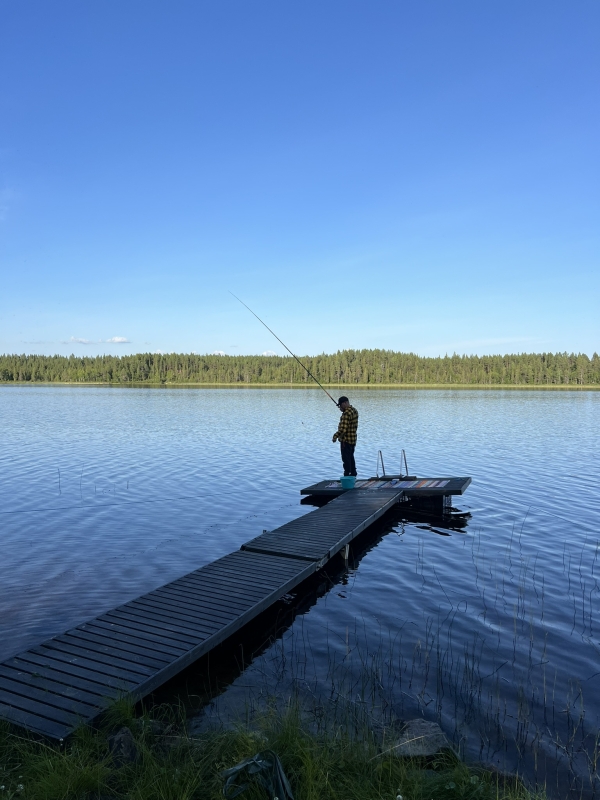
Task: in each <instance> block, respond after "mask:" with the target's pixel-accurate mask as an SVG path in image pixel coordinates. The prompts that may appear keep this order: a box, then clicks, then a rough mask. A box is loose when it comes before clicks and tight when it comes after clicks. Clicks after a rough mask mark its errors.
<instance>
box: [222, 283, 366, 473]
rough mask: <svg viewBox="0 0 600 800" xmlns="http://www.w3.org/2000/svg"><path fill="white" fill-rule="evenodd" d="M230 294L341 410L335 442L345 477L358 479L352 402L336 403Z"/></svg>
mask: <svg viewBox="0 0 600 800" xmlns="http://www.w3.org/2000/svg"><path fill="white" fill-rule="evenodd" d="M229 294H230V295H232V297H235V299H236V300H237V301H238V302H240V303H241V304H242V305H243V306H244V308H247V309H248V311H249V312H250V313H251V314H252V316H253V317H256V319H257V320H258V321H259V322H260V324H261V325H264V326H265V328H266V329H267V330H268V331H269V333H271V334H272V335H273V336H274V337H275V338H276V339H277V341H278V342H279V343H280V344H282V345H283V346H284V347H285V349H286V350H287V351H288V353H289V354H290V355H291V356H292V357H293V358H295V359H296V361H297V362H298V364H300V366H301V367H302V369H303V370H305V372H306V373H307V374H308V375H310V377H311V378H312V379H313V381H314V382H315V383H316V384H317V385H318V386H320V387H321V389H323V391H324V392H325V394H326V395H327V397H328V398H329V399H330V400H331V402H332V403H333V404H334V405H335V406H337V407H338V408H339V409H340V410H341V412H342V416H341V418H340V423H339V425H338V429H337V431H336V432H335V433H334V434H333V441H334V442H337V441H339V443H340V450H341V453H342V464H343V465H344V475H345V476H346V475H353V476H355V477H356V462H355V461H354V448H355V447H356V432H357V430H358V411H357V410H356V409H355V408H354V407H353V406H351V405H350V401H349V400H348V398H347V397H344V396H343V397H340V399H339V400H338V401H337V403H336V402H335V400H334V399H333V397H332V396H331V395H330V394H329V392H328V391H327V389H326V388H325V387H324V386H322V385H321V383H320V382H319V381H318V380H317V379H316V378H315V376H314V375H313V374H312V372H311V371H310V370H309V368H308V367H306V366H305V365H304V364H303V363H302V362H301V361H300V359H299V358H298V356H297V355H295V354H294V353H292V351H291V350H290V348H289V347H288V346H287V344H286V343H285V342H283V341H281V339H280V338H279V336H277V334H276V333H275V331H273V330H271V328H269V326H268V325H267V323H266V322H264V321H263V320H262V319H261V318H260V317H259V316H258V314H255V313H254V311H252V309H251V308H250V306H247V305H246V303H244V301H243V300H240V298H239V297H238V296H237V295H236V294H233V292H229Z"/></svg>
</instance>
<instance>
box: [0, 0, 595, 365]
mask: <svg viewBox="0 0 600 800" xmlns="http://www.w3.org/2000/svg"><path fill="white" fill-rule="evenodd" d="M0 69H1V75H2V80H1V81H0V272H1V275H0V352H18V353H21V352H29V353H46V354H50V353H63V354H69V353H71V352H73V353H76V354H87V355H94V354H97V353H104V352H106V353H118V354H125V353H130V352H140V351H158V350H160V351H163V352H170V351H178V352H189V351H195V352H199V353H206V352H213V351H216V350H222V351H224V352H226V353H229V354H237V353H261V352H264V351H267V350H272V351H274V352H277V353H282V352H284V351H283V348H281V346H280V345H279V344H278V342H277V341H275V340H274V339H272V337H270V335H269V334H268V332H267V331H266V330H264V329H263V328H262V327H261V326H260V325H259V323H258V322H257V321H256V320H255V319H254V318H253V317H252V316H251V315H250V314H249V313H248V312H247V311H246V310H245V309H244V308H243V307H242V306H241V305H239V303H237V301H236V300H234V298H233V297H232V296H231V295H230V294H229V291H230V290H231V291H233V292H235V293H236V294H237V295H239V296H240V297H241V298H242V299H243V300H244V301H245V302H246V303H248V305H250V306H251V307H252V308H253V310H254V311H256V313H257V314H259V315H260V316H262V317H263V318H264V319H265V321H266V322H267V323H268V324H269V325H270V326H271V327H273V328H274V330H275V331H276V332H277V333H278V335H279V336H280V337H281V338H282V339H283V340H284V341H285V342H286V343H287V344H288V345H289V346H290V347H291V348H292V349H293V350H295V351H296V352H297V353H298V354H314V353H320V352H334V351H336V350H338V349H343V348H362V347H367V348H371V347H382V348H388V349H393V350H401V351H413V352H416V353H419V354H422V355H443V354H444V353H446V352H448V353H452V352H454V351H456V352H458V353H479V354H484V353H507V352H539V351H563V350H568V351H577V352H579V351H581V352H586V353H588V354H590V355H591V354H592V353H593V352H594V350H600V345H599V338H600V337H599V334H600V322H599V320H600V314H599V313H598V305H599V298H600V268H599V266H600V225H599V222H600V165H599V162H600V158H599V152H600V147H599V143H600V102H599V86H600V4H599V3H598V2H597V0H587V1H586V0H583V1H581V0H574V1H572V0H569V2H566V0H565V2H552V1H551V0H544V1H543V2H537V0H527V2H522V0H518V2H510V0H508V1H507V0H502V2H500V1H499V0H486V2H481V0H472V1H471V2H463V0H453V2H448V0H440V1H439V2H431V1H430V0H411V1H410V2H402V1H401V0H396V1H395V2H386V1H385V0H382V1H381V2H375V3H369V2H366V1H365V2H352V0H344V2H328V0H319V2H311V1H308V0H303V2H301V3H300V2H281V0H279V1H278V2H275V0H273V2H261V0H253V1H252V2H247V0H243V1H242V0H240V1H239V2H237V1H235V0H222V1H221V2H216V0H213V1H212V2H202V0H194V2H179V1H178V0H170V1H169V2H168V3H167V2H160V3H159V2H153V1H152V0H143V2H141V1H140V2H138V1H137V0H125V2H123V1H122V0H102V2H100V0H90V1H89V2H81V0H74V1H73V2H70V1H67V0H56V2H52V3H49V2H47V0H42V1H40V2H32V1H30V0H0Z"/></svg>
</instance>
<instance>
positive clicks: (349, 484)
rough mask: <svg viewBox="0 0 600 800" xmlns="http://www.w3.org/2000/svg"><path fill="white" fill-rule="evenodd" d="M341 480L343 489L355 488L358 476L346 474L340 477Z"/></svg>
mask: <svg viewBox="0 0 600 800" xmlns="http://www.w3.org/2000/svg"><path fill="white" fill-rule="evenodd" d="M340 482H341V484H342V489H354V484H355V483H356V478H355V477H354V475H344V477H343V478H340Z"/></svg>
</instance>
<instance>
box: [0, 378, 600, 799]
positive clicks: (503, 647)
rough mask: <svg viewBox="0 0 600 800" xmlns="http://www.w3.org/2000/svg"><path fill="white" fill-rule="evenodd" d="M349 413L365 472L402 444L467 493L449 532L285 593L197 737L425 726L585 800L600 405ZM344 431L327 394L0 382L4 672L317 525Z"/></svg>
mask: <svg viewBox="0 0 600 800" xmlns="http://www.w3.org/2000/svg"><path fill="white" fill-rule="evenodd" d="M350 399H351V401H352V402H353V404H354V405H355V406H356V407H357V408H358V409H359V412H360V427H359V444H358V447H357V453H356V458H357V464H358V470H359V476H362V477H368V476H370V475H372V474H374V473H375V469H376V460H377V451H378V450H380V449H381V450H382V451H383V454H384V458H385V464H386V468H387V471H388V472H395V471H398V468H399V464H400V453H401V449H402V448H404V449H405V450H406V453H407V458H408V466H409V469H410V471H411V473H413V474H417V475H419V476H427V475H432V476H436V475H449V474H453V475H470V476H472V478H473V483H472V485H471V487H470V488H469V490H468V491H467V493H466V494H465V495H464V497H462V498H456V499H455V513H454V521H450V522H448V521H446V522H445V523H443V522H442V521H440V520H432V519H419V518H414V517H413V518H412V519H408V518H406V517H404V518H403V517H402V516H400V515H398V516H397V517H396V518H395V519H393V520H392V521H391V522H390V521H388V524H387V527H385V526H383V527H381V526H380V527H381V529H378V530H377V531H376V532H375V534H373V535H371V538H370V539H368V540H367V541H366V542H363V544H362V545H361V546H360V547H358V546H357V548H356V551H355V552H354V554H353V560H352V561H351V565H350V568H349V569H348V570H347V571H345V572H342V571H338V573H335V572H332V573H331V574H330V576H329V578H326V580H325V581H324V582H322V585H320V586H315V587H313V589H311V593H309V594H307V596H306V597H299V596H297V597H295V598H294V597H291V598H287V601H288V603H289V605H290V608H291V611H290V614H289V619H288V621H287V622H286V623H285V624H282V625H281V627H280V629H279V631H278V632H277V635H275V636H274V637H273V638H272V639H271V640H267V641H265V639H266V638H267V633H268V632H267V631H265V632H264V636H263V641H261V642H258V644H261V645H262V646H261V647H260V648H259V649H258V650H257V652H256V653H255V656H254V658H249V659H248V662H249V663H248V664H247V666H246V667H245V669H240V670H237V671H236V670H235V669H233V668H232V670H231V675H230V677H229V678H228V679H227V681H225V683H228V685H227V686H225V687H224V689H223V691H222V693H221V694H220V695H219V696H218V697H216V698H213V700H212V701H211V703H210V704H209V705H208V707H205V708H204V710H203V711H202V714H201V717H199V720H200V719H201V718H203V719H206V718H211V717H215V716H216V717H230V716H231V715H235V714H236V713H238V714H241V713H249V711H250V712H251V710H252V709H253V708H255V707H258V706H259V705H260V702H261V698H263V699H264V697H266V696H268V695H269V694H277V696H279V697H284V696H287V695H289V694H290V693H292V692H293V693H295V694H296V695H298V696H300V697H301V699H302V702H303V703H305V704H306V707H307V708H309V707H312V708H313V711H314V713H315V715H318V714H320V713H324V714H327V713H333V714H335V713H340V709H341V708H342V706H343V707H344V708H345V709H346V710H347V709H352V708H355V709H359V710H360V713H361V714H366V715H371V716H372V717H373V719H384V718H385V717H386V715H390V714H395V715H397V716H398V717H400V718H409V717H412V716H417V715H423V716H425V717H426V718H428V719H432V720H437V721H439V722H440V724H441V725H442V727H443V728H444V730H445V731H446V732H447V734H448V735H449V736H450V737H452V738H453V741H454V743H455V744H456V746H458V747H460V748H461V750H462V751H463V752H464V754H465V755H466V756H467V757H468V758H474V759H476V758H479V759H482V760H484V761H489V762H492V763H496V764H498V765H500V766H501V767H503V768H505V769H506V768H507V769H519V770H520V771H521V772H522V773H523V774H525V775H526V776H527V777H528V778H529V779H530V780H531V781H534V780H537V781H538V782H539V783H543V782H544V781H547V783H548V785H549V788H550V790H551V792H554V793H555V794H557V795H559V796H560V795H561V793H562V796H564V791H565V787H566V786H567V785H568V784H569V782H570V781H571V782H572V783H573V784H575V783H577V781H579V783H580V785H581V786H583V787H584V789H585V790H586V792H587V793H588V794H589V793H591V792H592V789H591V788H590V787H591V785H592V783H593V781H590V775H592V774H593V773H594V771H595V764H594V763H591V762H590V761H589V759H592V760H593V758H594V753H595V751H596V745H595V740H596V737H597V734H598V726H599V716H600V613H599V612H598V610H597V606H598V599H599V598H598V594H599V589H600V587H599V584H598V580H599V578H600V563H599V562H600V559H599V558H598V548H599V542H600V503H599V492H598V490H599V484H600V466H599V460H598V442H599V440H600V438H599V437H600V393H593V392H536V391H526V392H521V391H464V390H462V391H412V390H404V391H396V390H356V391H354V392H352V393H351V396H350ZM337 419H338V412H337V410H336V409H335V408H334V407H333V405H332V404H331V402H330V401H329V400H327V398H325V397H324V395H323V394H322V393H321V392H320V391H319V390H316V391H313V390H279V389H192V388H185V389H184V388H182V389H147V388H144V389H141V388H140V389H135V388H130V389H120V388H100V387H98V388H92V387H64V386H56V387H54V386H43V387H29V386H26V387H21V386H16V387H13V386H10V387H9V386H3V387H0V526H1V529H2V536H1V540H0V547H1V558H0V612H1V616H0V624H1V627H2V636H1V638H0V660H4V659H6V658H8V657H9V656H11V655H14V654H15V653H17V652H19V651H20V650H23V649H25V648H27V647H30V646H33V645H35V644H37V643H39V642H41V641H42V640H43V639H45V638H48V637H50V636H53V635H55V634H59V633H62V632H63V631H64V630H66V629H67V628H69V627H72V626H75V625H78V624H80V623H82V622H84V621H85V620H87V619H89V618H91V617H94V616H96V615H98V614H100V613H102V612H104V611H106V610H108V609H109V608H112V607H114V606H116V605H118V604H120V603H123V602H126V601H127V600H130V599H132V598H134V597H136V596H138V595H140V594H142V593H144V592H147V591H149V590H151V589H154V588H156V587H157V586H159V585H162V584H164V583H166V582H167V581H170V580H173V579H175V578H177V577H179V576H180V575H182V574H184V573H186V572H189V571H190V570H192V569H196V568H198V567H200V566H202V565H203V564H206V563H207V562H209V561H213V560H214V559H216V558H218V557H219V556H222V555H224V554H226V553H228V552H231V551H232V550H235V549H237V548H238V547H239V546H240V545H241V544H242V543H243V542H245V541H247V540H248V539H250V538H252V537H254V536H256V535H257V534H258V533H260V532H262V530H263V529H265V528H268V529H271V528H274V527H277V526H278V525H281V524H283V523H284V522H286V521H288V520H290V519H293V518H295V517H297V516H299V515H301V514H305V513H307V512H309V511H311V510H312V508H311V507H310V506H305V505H301V504H300V495H299V489H300V488H301V487H303V486H305V485H308V484H310V483H313V482H315V481H317V480H321V479H324V478H330V477H331V478H335V477H338V476H339V474H340V461H339V450H338V448H337V447H336V446H334V445H333V444H332V443H331V435H332V433H333V431H334V430H335V429H336V426H337ZM459 512H460V513H459ZM361 547H362V549H361ZM260 634H261V632H260V631H258V632H255V634H253V635H256V636H258V638H259V639H260ZM311 704H312V706H311ZM357 713H358V712H357ZM199 724H200V722H199ZM556 787H558V788H556Z"/></svg>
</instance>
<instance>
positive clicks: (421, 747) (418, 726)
mask: <svg viewBox="0 0 600 800" xmlns="http://www.w3.org/2000/svg"><path fill="white" fill-rule="evenodd" d="M387 749H388V747H386V748H385V750H387ZM391 749H392V751H393V752H394V753H395V754H396V755H397V756H409V757H411V758H415V757H417V756H433V755H435V754H436V753H439V752H440V750H446V749H451V747H450V742H449V741H448V739H447V738H446V735H445V733H444V732H443V731H442V729H441V728H440V726H439V725H438V724H437V723H436V722H427V720H425V719H411V720H410V722H407V723H406V727H405V728H404V730H403V731H402V735H401V736H400V738H399V739H398V741H397V742H396V744H395V745H394V746H393V747H392V748H391Z"/></svg>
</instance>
